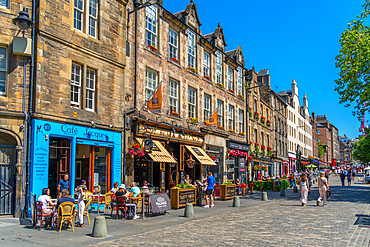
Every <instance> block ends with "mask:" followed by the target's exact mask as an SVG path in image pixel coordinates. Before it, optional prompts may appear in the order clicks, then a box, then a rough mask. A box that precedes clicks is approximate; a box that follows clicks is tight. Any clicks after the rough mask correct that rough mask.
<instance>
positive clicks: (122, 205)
mask: <svg viewBox="0 0 370 247" xmlns="http://www.w3.org/2000/svg"><path fill="white" fill-rule="evenodd" d="M116 201H117V202H116V204H115V205H114V206H113V210H114V209H116V210H117V215H116V219H118V215H119V212H120V211H121V218H122V211H124V214H125V219H126V216H127V215H126V213H127V207H126V197H125V196H116ZM113 210H112V212H111V216H112V214H113Z"/></svg>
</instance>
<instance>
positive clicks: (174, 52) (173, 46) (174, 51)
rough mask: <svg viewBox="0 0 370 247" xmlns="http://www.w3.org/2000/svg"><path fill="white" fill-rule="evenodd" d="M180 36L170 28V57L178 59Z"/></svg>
mask: <svg viewBox="0 0 370 247" xmlns="http://www.w3.org/2000/svg"><path fill="white" fill-rule="evenodd" d="M178 37H179V34H178V33H177V32H176V31H175V30H173V29H172V28H170V30H169V38H168V40H169V41H168V43H169V51H168V53H169V56H170V58H175V59H176V61H177V60H178Z"/></svg>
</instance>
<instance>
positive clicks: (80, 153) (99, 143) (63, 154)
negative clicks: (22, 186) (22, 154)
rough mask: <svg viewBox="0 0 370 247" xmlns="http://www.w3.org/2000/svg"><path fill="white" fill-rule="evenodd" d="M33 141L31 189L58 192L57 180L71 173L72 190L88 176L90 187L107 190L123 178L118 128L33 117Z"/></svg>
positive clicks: (101, 191)
mask: <svg viewBox="0 0 370 247" xmlns="http://www.w3.org/2000/svg"><path fill="white" fill-rule="evenodd" d="M32 130H33V133H32V143H31V153H32V156H31V179H30V188H31V191H30V192H31V193H32V194H36V195H37V196H38V195H40V194H41V191H42V189H43V188H49V189H50V192H51V196H52V197H53V198H55V197H56V196H57V187H58V182H59V181H60V180H61V179H62V178H63V177H64V175H65V174H68V175H69V177H70V179H69V180H70V192H72V191H74V189H75V187H76V186H77V185H79V184H80V183H81V180H86V182H87V186H88V189H89V191H96V192H99V193H101V194H104V193H106V192H108V191H109V190H110V188H111V187H112V184H113V183H114V182H119V183H120V182H121V169H122V168H121V167H122V165H121V161H122V159H121V152H122V148H121V143H122V136H121V133H119V132H114V131H107V130H102V129H97V128H88V127H83V126H78V125H71V124H63V123H56V122H50V121H44V120H38V119H34V120H33V121H32Z"/></svg>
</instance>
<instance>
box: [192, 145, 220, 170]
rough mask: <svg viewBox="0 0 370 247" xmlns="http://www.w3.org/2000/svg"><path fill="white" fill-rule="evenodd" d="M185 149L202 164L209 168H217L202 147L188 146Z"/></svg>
mask: <svg viewBox="0 0 370 247" xmlns="http://www.w3.org/2000/svg"><path fill="white" fill-rule="evenodd" d="M185 147H186V148H187V149H188V150H189V151H190V153H191V154H192V155H194V157H195V158H196V159H197V160H198V161H199V163H201V164H202V165H207V166H217V164H216V163H215V162H214V161H213V160H212V159H211V158H210V157H209V156H208V154H206V152H204V151H203V149H201V148H200V147H194V146H188V145H185Z"/></svg>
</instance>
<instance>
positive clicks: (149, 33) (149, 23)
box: [145, 5, 157, 48]
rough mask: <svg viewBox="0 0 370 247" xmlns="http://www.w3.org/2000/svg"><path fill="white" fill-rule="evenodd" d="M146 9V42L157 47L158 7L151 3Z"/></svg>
mask: <svg viewBox="0 0 370 247" xmlns="http://www.w3.org/2000/svg"><path fill="white" fill-rule="evenodd" d="M145 10H146V20H145V44H146V45H147V46H152V47H155V48H157V7H156V6H155V5H151V6H148V7H146V8H145Z"/></svg>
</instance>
